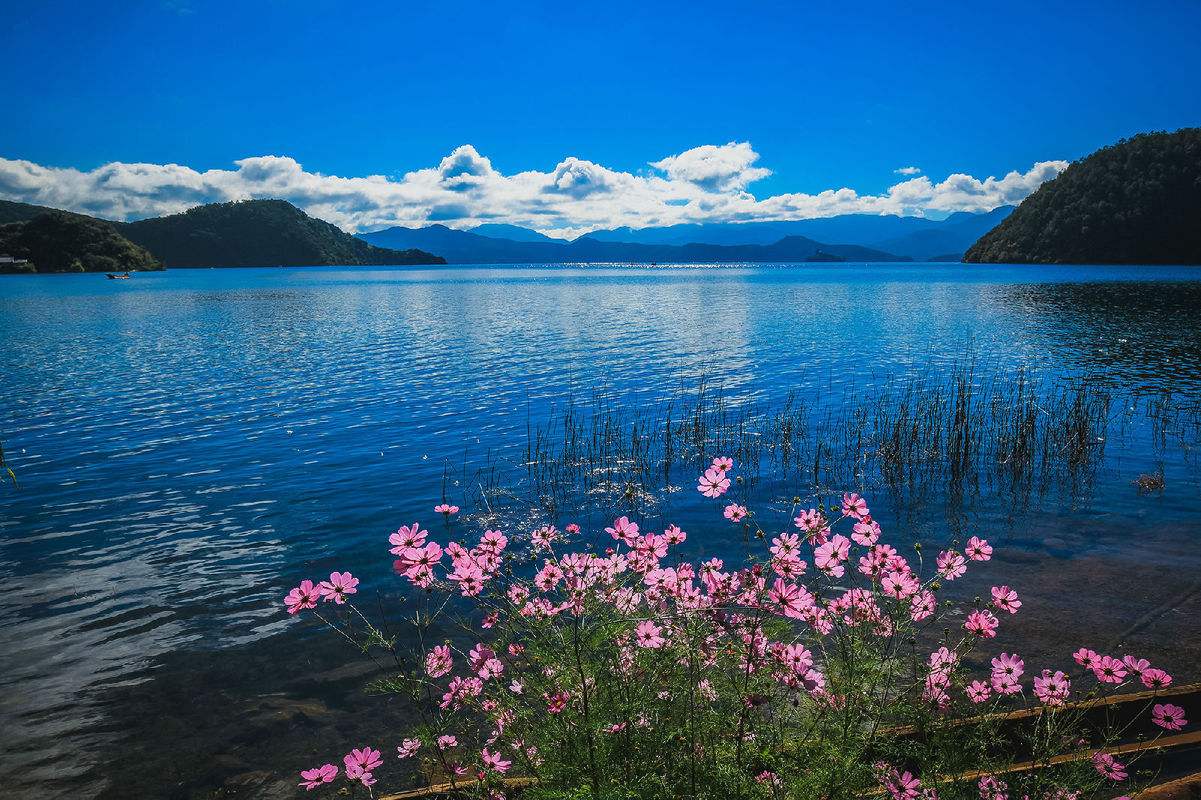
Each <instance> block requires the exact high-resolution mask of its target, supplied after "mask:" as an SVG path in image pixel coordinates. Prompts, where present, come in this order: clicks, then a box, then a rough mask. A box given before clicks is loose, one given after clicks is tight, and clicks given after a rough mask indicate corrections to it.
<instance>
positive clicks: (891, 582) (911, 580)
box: [880, 571, 921, 600]
mask: <svg viewBox="0 0 1201 800" xmlns="http://www.w3.org/2000/svg"><path fill="white" fill-rule="evenodd" d="M920 587H921V584H919V583H918V580H917V578H916V577H915V576H914V575H913V573H911V572H895V571H889V572H886V573H884V578H883V579H882V580H881V581H880V589H881V591H883V592H884V594H886V595H888V596H889V597H895V598H897V599H898V600H905V599H907V598H910V597H913V596H914V595H915V594H917V591H918V589H919V588H920Z"/></svg>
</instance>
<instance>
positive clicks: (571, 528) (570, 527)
mask: <svg viewBox="0 0 1201 800" xmlns="http://www.w3.org/2000/svg"><path fill="white" fill-rule="evenodd" d="M563 530H565V531H567V532H568V533H570V534H572V535H573V536H574V535H575V534H577V533H579V532H580V526H579V525H577V524H576V523H574V522H569V523H567V527H566V528H564V529H563Z"/></svg>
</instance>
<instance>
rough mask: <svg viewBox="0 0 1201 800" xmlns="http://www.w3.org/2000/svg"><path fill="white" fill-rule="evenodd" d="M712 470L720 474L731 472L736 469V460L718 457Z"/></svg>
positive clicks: (714, 460)
mask: <svg viewBox="0 0 1201 800" xmlns="http://www.w3.org/2000/svg"><path fill="white" fill-rule="evenodd" d="M712 468H713V469H715V470H717V471H718V472H729V471H730V470H732V469H734V459H732V458H727V457H726V456H718V457H717V458H715V459H713V464H712Z"/></svg>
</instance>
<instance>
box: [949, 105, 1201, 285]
mask: <svg viewBox="0 0 1201 800" xmlns="http://www.w3.org/2000/svg"><path fill="white" fill-rule="evenodd" d="M963 260H964V261H975V262H993V263H1019V264H1022V263H1038V264H1201V128H1184V129H1181V130H1179V131H1176V132H1175V133H1145V134H1140V135H1138V136H1135V137H1134V138H1132V139H1124V140H1122V141H1120V142H1118V143H1117V144H1115V145H1112V146H1110V147H1106V148H1103V149H1101V150H1098V151H1097V152H1095V153H1093V154H1092V155H1090V156H1088V157H1087V158H1085V159H1083V160H1081V161H1077V162H1076V163H1074V164H1072V165H1071V166H1070V167H1068V168H1067V169H1066V170H1065V171H1064V172H1063V173H1062V174H1061V175H1060V176H1059V177H1057V178H1056V179H1055V180H1052V181H1048V182H1047V183H1044V184H1043V185H1042V186H1041V187H1040V188H1039V190H1038V191H1037V192H1035V193H1034V194H1032V195H1030V196H1029V197H1027V198H1026V200H1025V201H1023V202H1022V204H1021V205H1020V206H1018V208H1017V210H1016V211H1014V212H1013V214H1012V215H1011V216H1010V217H1009V218H1008V219H1006V220H1005V221H1004V222H1002V223H1001V224H1000V225H998V226H997V227H996V228H993V229H992V230H991V231H989V232H988V233H987V234H985V235H984V236H983V237H981V239H980V240H979V241H978V242H976V244H974V245H973V246H972V247H971V249H970V250H968V252H967V255H965V256H964V259H963Z"/></svg>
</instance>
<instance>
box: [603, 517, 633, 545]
mask: <svg viewBox="0 0 1201 800" xmlns="http://www.w3.org/2000/svg"><path fill="white" fill-rule="evenodd" d="M605 532H606V533H608V534H609V535H610V536H612V537H613V538H614V539H616V540H617V541H619V542H624V543H625V544H627V545H628V546H630V547H633V546H634V545H635V543H637V541H638V523H637V522H630V520H629V518H628V517H618V518H617V519H615V520H613V527H611V528H605Z"/></svg>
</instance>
